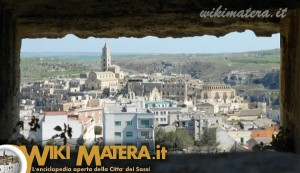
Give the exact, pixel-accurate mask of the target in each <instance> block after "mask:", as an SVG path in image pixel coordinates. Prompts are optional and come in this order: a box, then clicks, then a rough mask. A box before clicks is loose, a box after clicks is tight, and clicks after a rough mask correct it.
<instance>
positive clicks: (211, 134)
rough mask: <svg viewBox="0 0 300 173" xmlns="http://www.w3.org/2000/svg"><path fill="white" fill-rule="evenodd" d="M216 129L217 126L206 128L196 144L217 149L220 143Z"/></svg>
mask: <svg viewBox="0 0 300 173" xmlns="http://www.w3.org/2000/svg"><path fill="white" fill-rule="evenodd" d="M216 130H217V128H208V129H206V130H205V131H204V132H203V134H202V135H201V138H200V141H199V142H197V143H196V144H197V145H198V146H199V147H201V148H207V150H209V151H213V150H217V148H218V146H219V143H218V142H217V138H216Z"/></svg>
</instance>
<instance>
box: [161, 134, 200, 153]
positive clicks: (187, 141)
mask: <svg viewBox="0 0 300 173" xmlns="http://www.w3.org/2000/svg"><path fill="white" fill-rule="evenodd" d="M155 140H156V144H158V145H160V146H164V147H166V148H167V149H168V150H174V151H176V150H182V149H184V148H188V147H190V146H193V144H194V140H193V137H192V136H191V135H190V134H189V133H188V131H186V130H176V131H170V132H165V131H164V130H162V129H158V130H156V132H155Z"/></svg>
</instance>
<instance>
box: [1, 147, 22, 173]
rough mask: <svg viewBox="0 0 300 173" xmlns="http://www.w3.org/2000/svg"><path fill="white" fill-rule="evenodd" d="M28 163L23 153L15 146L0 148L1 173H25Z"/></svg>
mask: <svg viewBox="0 0 300 173" xmlns="http://www.w3.org/2000/svg"><path fill="white" fill-rule="evenodd" d="M26 169H27V161H26V158H25V155H24V154H23V152H22V151H21V150H20V149H19V148H17V147H15V146H13V145H1V146H0V173H25V172H26Z"/></svg>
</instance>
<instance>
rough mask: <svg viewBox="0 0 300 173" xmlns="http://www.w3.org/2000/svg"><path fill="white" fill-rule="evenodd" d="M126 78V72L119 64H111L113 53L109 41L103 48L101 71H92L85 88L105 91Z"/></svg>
mask: <svg viewBox="0 0 300 173" xmlns="http://www.w3.org/2000/svg"><path fill="white" fill-rule="evenodd" d="M123 79H124V73H123V72H122V71H121V68H120V67H119V66H117V65H112V64H111V54H110V50H109V48H108V45H107V43H105V45H104V47H103V48H102V56H101V71H100V72H95V71H91V72H90V73H89V75H88V79H87V80H86V81H85V89H86V90H87V91H90V90H98V91H103V90H104V89H108V88H109V87H110V86H114V85H118V84H119V83H120V81H122V80H123Z"/></svg>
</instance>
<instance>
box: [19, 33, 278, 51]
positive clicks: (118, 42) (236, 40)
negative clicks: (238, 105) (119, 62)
mask: <svg viewBox="0 0 300 173" xmlns="http://www.w3.org/2000/svg"><path fill="white" fill-rule="evenodd" d="M105 42H107V43H108V45H109V48H110V50H111V52H112V53H113V54H114V53H166V54H167V53H172V54H177V53H233V52H246V51H256V50H269V49H278V48H279V47H280V35H279V34H273V35H272V37H256V36H255V34H254V33H253V32H252V31H249V30H246V31H245V32H243V33H238V32H232V33H229V34H227V35H225V36H223V37H219V38H217V37H215V36H207V35H205V36H201V37H184V38H170V37H168V38H157V37H153V36H148V37H144V38H125V37H121V38H117V39H113V38H94V37H89V38H87V39H80V38H78V37H76V36H75V35H72V34H69V35H66V36H65V37H64V38H61V39H46V38H40V39H23V40H22V48H21V52H95V53H100V52H101V51H102V47H103V45H104V43H105Z"/></svg>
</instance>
